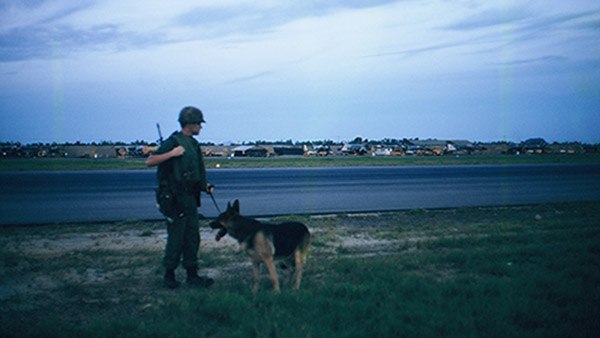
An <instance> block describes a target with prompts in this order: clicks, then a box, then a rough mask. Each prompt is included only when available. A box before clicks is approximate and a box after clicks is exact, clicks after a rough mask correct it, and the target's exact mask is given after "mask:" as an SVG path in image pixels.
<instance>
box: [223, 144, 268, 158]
mask: <svg viewBox="0 0 600 338" xmlns="http://www.w3.org/2000/svg"><path fill="white" fill-rule="evenodd" d="M232 152H233V156H234V157H268V154H269V151H268V150H267V149H266V148H264V147H261V146H239V147H235V148H233V149H232Z"/></svg>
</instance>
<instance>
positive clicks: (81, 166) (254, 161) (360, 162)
mask: <svg viewBox="0 0 600 338" xmlns="http://www.w3.org/2000/svg"><path fill="white" fill-rule="evenodd" d="M204 160H205V164H206V167H207V168H215V167H217V164H218V165H219V167H220V168H265V167H280V168H281V167H328V166H329V167H330V166H399V165H465V164H525V163H600V154H580V155H531V156H528V155H520V156H516V155H495V156H488V155H481V156H480V155H474V156H460V157H456V156H438V157H369V156H359V157H355V156H349V157H308V158H305V157H276V158H234V159H227V158H215V157H212V158H205V159H204ZM145 168H146V165H145V159H142V158H140V159H98V160H96V159H66V158H41V159H0V171H32V170H105V169H145Z"/></svg>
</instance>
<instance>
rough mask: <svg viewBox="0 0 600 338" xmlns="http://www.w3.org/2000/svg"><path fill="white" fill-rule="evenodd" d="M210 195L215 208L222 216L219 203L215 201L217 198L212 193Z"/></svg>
mask: <svg viewBox="0 0 600 338" xmlns="http://www.w3.org/2000/svg"><path fill="white" fill-rule="evenodd" d="M208 195H209V196H210V199H212V201H213V204H214V205H215V208H217V211H218V212H219V214H220V213H221V209H219V205H218V204H217V201H215V196H213V194H212V193H209V194H208Z"/></svg>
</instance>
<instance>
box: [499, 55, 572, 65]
mask: <svg viewBox="0 0 600 338" xmlns="http://www.w3.org/2000/svg"><path fill="white" fill-rule="evenodd" d="M567 61H569V58H567V57H564V56H560V55H545V56H541V57H537V58H531V59H519V60H510V61H506V62H496V63H492V65H496V66H517V65H530V64H545V63H559V62H560V63H564V62H567Z"/></svg>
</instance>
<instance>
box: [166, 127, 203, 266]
mask: <svg viewBox="0 0 600 338" xmlns="http://www.w3.org/2000/svg"><path fill="white" fill-rule="evenodd" d="M177 146H183V148H184V149H185V151H184V153H183V155H182V156H179V157H174V158H171V159H169V160H167V161H165V162H163V163H161V164H159V166H158V171H157V179H158V184H159V193H161V192H162V193H163V194H165V193H166V194H169V195H168V196H170V198H172V205H171V207H170V208H169V209H170V210H168V211H166V212H165V211H163V213H165V214H166V215H165V216H167V220H168V222H167V235H168V236H167V245H166V247H165V255H164V258H163V264H164V266H165V268H166V269H167V270H169V269H175V268H177V266H178V265H179V261H180V259H181V256H182V255H183V267H184V268H186V269H188V270H189V269H196V268H197V255H198V248H199V246H200V234H199V231H198V227H199V226H198V207H199V206H200V192H201V191H208V183H207V180H206V169H205V167H204V161H203V157H202V150H201V148H200V144H199V143H198V142H197V141H196V139H194V138H193V137H191V136H186V135H184V134H182V133H181V132H175V133H173V134H172V135H171V136H170V137H169V138H168V139H167V140H166V141H165V142H164V143H163V144H162V145H161V146H160V148H159V149H158V150H157V151H156V152H155V154H164V153H167V152H169V151H171V150H172V149H173V148H175V147H177Z"/></svg>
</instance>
